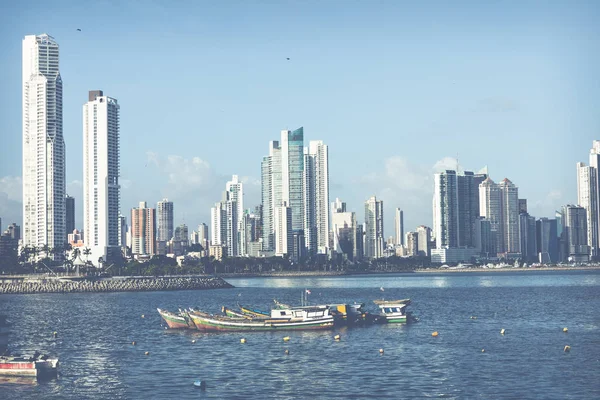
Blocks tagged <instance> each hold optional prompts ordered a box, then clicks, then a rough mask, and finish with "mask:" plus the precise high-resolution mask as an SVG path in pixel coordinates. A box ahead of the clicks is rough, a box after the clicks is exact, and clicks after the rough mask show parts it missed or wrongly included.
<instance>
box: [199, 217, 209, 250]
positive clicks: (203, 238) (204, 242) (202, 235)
mask: <svg viewBox="0 0 600 400" xmlns="http://www.w3.org/2000/svg"><path fill="white" fill-rule="evenodd" d="M198 243H200V245H201V246H202V248H203V249H204V250H205V251H208V225H206V224H205V223H204V222H203V223H201V224H200V225H198Z"/></svg>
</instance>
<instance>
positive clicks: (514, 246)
mask: <svg viewBox="0 0 600 400" xmlns="http://www.w3.org/2000/svg"><path fill="white" fill-rule="evenodd" d="M498 188H499V189H500V204H501V218H502V219H501V221H502V249H501V250H499V252H501V253H513V254H516V253H520V252H521V241H520V237H519V188H518V187H517V186H515V184H514V183H512V182H511V181H510V180H509V179H507V178H504V179H503V180H502V182H500V183H499V184H498Z"/></svg>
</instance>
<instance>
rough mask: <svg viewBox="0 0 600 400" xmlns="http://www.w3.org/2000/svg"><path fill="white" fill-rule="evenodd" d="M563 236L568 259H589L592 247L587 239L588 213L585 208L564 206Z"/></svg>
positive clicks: (585, 260)
mask: <svg viewBox="0 0 600 400" xmlns="http://www.w3.org/2000/svg"><path fill="white" fill-rule="evenodd" d="M562 216H563V219H564V220H563V223H564V226H563V232H562V233H563V235H564V236H563V237H564V240H565V243H566V252H567V257H568V258H567V261H573V262H587V261H589V256H590V248H589V246H588V240H587V232H588V230H587V215H586V211H585V208H583V207H580V206H574V205H566V206H563V208H562Z"/></svg>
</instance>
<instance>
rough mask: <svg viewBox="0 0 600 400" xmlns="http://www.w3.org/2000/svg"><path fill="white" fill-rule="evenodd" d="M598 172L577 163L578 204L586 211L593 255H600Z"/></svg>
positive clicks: (589, 241)
mask: <svg viewBox="0 0 600 400" xmlns="http://www.w3.org/2000/svg"><path fill="white" fill-rule="evenodd" d="M597 173H598V170H597V169H596V168H594V167H592V166H586V165H585V164H584V163H581V162H580V163H577V204H578V205H579V206H581V207H583V208H585V211H586V219H587V240H588V246H589V248H590V250H591V255H592V256H596V255H597V253H598V197H597V196H598V188H597V187H596V185H597V184H598V177H597V176H596V175H597Z"/></svg>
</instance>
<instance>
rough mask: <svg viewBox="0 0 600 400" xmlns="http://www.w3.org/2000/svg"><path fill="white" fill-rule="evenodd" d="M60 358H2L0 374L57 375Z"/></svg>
mask: <svg viewBox="0 0 600 400" xmlns="http://www.w3.org/2000/svg"><path fill="white" fill-rule="evenodd" d="M57 368H58V360H57V359H51V360H40V361H7V360H4V361H3V360H0V375H4V376H29V377H41V376H51V375H55V374H56V371H57Z"/></svg>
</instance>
